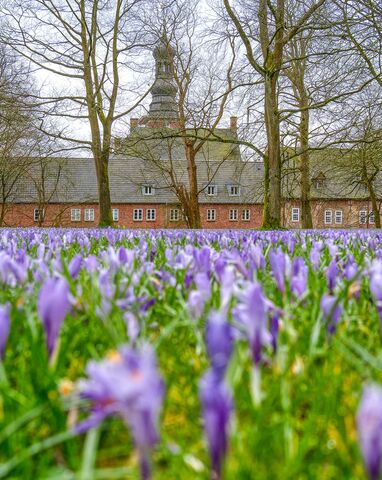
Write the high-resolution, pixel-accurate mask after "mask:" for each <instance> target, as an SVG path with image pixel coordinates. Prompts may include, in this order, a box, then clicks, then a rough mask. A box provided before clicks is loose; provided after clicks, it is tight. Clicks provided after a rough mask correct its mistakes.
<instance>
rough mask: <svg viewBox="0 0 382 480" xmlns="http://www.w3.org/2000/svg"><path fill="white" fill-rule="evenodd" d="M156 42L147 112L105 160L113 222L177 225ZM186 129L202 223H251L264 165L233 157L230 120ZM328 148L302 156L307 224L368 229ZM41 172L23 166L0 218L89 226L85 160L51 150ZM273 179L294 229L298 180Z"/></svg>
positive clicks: (182, 177) (90, 193)
mask: <svg viewBox="0 0 382 480" xmlns="http://www.w3.org/2000/svg"><path fill="white" fill-rule="evenodd" d="M165 40H166V39H164V40H162V41H161V42H160V43H159V44H158V46H157V47H156V48H155V50H154V52H153V53H154V58H155V64H156V67H155V68H156V75H155V82H154V84H153V86H152V89H151V95H152V100H151V104H150V108H149V111H148V114H147V115H146V116H145V117H143V118H140V119H137V118H132V119H131V121H130V133H129V135H128V136H127V137H126V138H118V139H115V143H114V147H115V148H114V153H113V155H112V157H111V159H110V166H109V177H110V190H111V201H112V209H113V221H114V224H115V226H120V227H126V228H184V227H185V226H186V223H185V220H184V216H183V211H182V207H181V202H180V201H179V195H178V193H179V188H183V186H187V181H188V171H187V158H186V153H185V148H184V137H183V136H182V135H180V134H179V119H178V109H177V103H176V96H177V87H176V85H175V82H174V78H173V59H174V51H173V50H172V48H171V47H170V46H169V45H168V42H166V41H165ZM187 134H188V135H193V134H195V136H198V137H199V138H200V137H201V138H203V135H205V136H206V141H205V142H204V143H203V147H202V148H201V149H200V151H199V152H198V154H197V156H196V159H195V161H196V167H197V182H198V188H199V204H200V212H201V223H202V227H203V228H240V229H252V228H259V227H261V224H262V209H263V176H264V166H263V163H261V162H254V161H244V160H243V158H242V155H241V153H240V148H239V146H238V144H237V142H235V141H236V140H237V118H236V117H231V120H230V128H218V129H216V130H214V132H213V135H211V132H209V131H208V129H202V128H198V129H196V128H195V127H194V128H190V129H189V130H187ZM328 155H329V156H328V157H327V158H324V156H322V155H321V156H315V157H313V158H312V192H311V193H312V201H311V206H312V214H313V222H314V226H315V227H316V228H348V227H357V228H368V227H373V225H374V224H375V219H374V216H373V214H372V208H371V204H370V202H369V201H368V199H367V195H366V194H365V192H362V191H361V192H359V191H357V192H355V191H354V189H352V188H350V187H348V188H346V186H345V188H344V185H343V182H341V176H333V175H331V174H328V171H330V168H331V163H332V162H331V156H330V155H332V153H330V152H329V154H328ZM328 169H329V170H328ZM48 170H49V169H48ZM48 170H45V173H46V172H47V171H48ZM50 170H51V173H50V174H49V175H46V178H42V176H41V171H40V170H39V167H38V166H37V165H36V166H32V169H31V172H29V173H28V175H25V176H24V177H22V178H20V179H18V181H17V184H16V194H15V195H14V196H13V197H12V201H7V202H3V204H2V208H3V210H4V214H3V215H2V217H3V226H24V227H26V226H33V225H38V226H65V227H94V226H96V225H97V224H98V219H99V211H98V195H97V178H96V172H95V167H94V162H93V159H91V158H66V159H63V158H60V159H57V158H53V159H51V160H50ZM52 172H56V173H54V174H53V173H52ZM36 179H39V182H40V184H39V183H38V182H36ZM41 182H42V184H41ZM283 182H284V185H283V192H284V196H285V200H284V203H283V223H284V225H285V226H286V227H288V228H299V227H300V226H301V210H300V206H299V202H298V197H299V191H298V179H296V177H293V178H292V179H290V178H286V179H284V180H283ZM185 188H186V187H185Z"/></svg>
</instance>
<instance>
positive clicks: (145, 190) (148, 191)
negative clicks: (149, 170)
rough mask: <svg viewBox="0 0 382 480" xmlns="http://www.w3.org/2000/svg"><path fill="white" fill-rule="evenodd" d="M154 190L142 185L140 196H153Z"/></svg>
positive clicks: (151, 187)
mask: <svg viewBox="0 0 382 480" xmlns="http://www.w3.org/2000/svg"><path fill="white" fill-rule="evenodd" d="M154 193H155V188H154V187H153V186H152V185H143V186H142V194H143V195H154Z"/></svg>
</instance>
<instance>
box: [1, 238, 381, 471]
mask: <svg viewBox="0 0 382 480" xmlns="http://www.w3.org/2000/svg"><path fill="white" fill-rule="evenodd" d="M0 282H1V288H0V358H1V361H0V478H14V479H44V480H48V479H50V480H53V479H54V480H71V479H73V480H74V479H79V480H91V479H124V478H125V479H144V480H148V479H158V480H162V479H163V480H172V479H174V480H175V479H182V480H188V479H192V480H194V479H201V480H203V479H214V480H221V479H235V480H241V479H243V480H249V479H259V480H261V479H289V478H290V479H292V478H293V479H303V480H305V479H306V480H310V479H320V480H323V479H347V480H348V479H363V478H370V479H372V480H377V479H379V478H380V470H381V457H382V386H381V385H382V375H381V372H382V349H381V319H382V233H381V232H379V231H376V230H375V231H367V230H362V231H355V230H353V231H339V230H337V231H312V232H304V231H293V232H292V231H280V232H259V231H252V232H248V231H246V232H244V231H208V232H206V231H129V230H112V229H110V230H109V229H103V230H101V229H99V230H98V229H94V230H81V229H75V230H74V229H73V230H70V229H59V230H57V229H52V230H49V229H40V230H39V229H2V230H1V232H0Z"/></svg>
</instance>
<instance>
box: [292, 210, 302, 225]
mask: <svg viewBox="0 0 382 480" xmlns="http://www.w3.org/2000/svg"><path fill="white" fill-rule="evenodd" d="M299 221H300V209H299V208H297V207H295V208H292V222H299Z"/></svg>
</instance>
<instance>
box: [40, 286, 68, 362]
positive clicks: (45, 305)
mask: <svg viewBox="0 0 382 480" xmlns="http://www.w3.org/2000/svg"><path fill="white" fill-rule="evenodd" d="M69 309H70V301H69V286H68V284H67V282H66V280H64V279H63V278H48V279H47V280H46V281H45V283H44V284H43V285H42V287H41V289H40V293H39V297H38V304H37V310H38V314H39V317H40V320H41V321H42V324H43V327H44V330H45V338H46V346H47V349H48V355H49V358H50V359H51V358H52V355H53V353H54V350H55V346H56V341H57V337H58V334H59V332H60V328H61V324H62V322H63V320H64V318H65V317H66V314H67V313H68V312H69Z"/></svg>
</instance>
